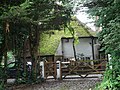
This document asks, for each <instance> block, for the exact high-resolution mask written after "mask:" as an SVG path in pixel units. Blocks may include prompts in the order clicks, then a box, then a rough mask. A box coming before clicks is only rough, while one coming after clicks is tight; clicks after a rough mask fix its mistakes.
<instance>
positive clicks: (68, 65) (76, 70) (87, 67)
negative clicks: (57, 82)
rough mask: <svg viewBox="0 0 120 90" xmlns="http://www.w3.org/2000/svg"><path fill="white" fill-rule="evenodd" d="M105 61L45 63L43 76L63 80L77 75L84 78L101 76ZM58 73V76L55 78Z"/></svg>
mask: <svg viewBox="0 0 120 90" xmlns="http://www.w3.org/2000/svg"><path fill="white" fill-rule="evenodd" d="M106 63H107V60H80V61H68V62H60V61H59V62H45V63H44V68H45V69H44V76H45V78H46V79H47V77H48V76H53V77H54V79H56V78H59V79H64V78H66V76H70V75H79V76H80V77H82V78H86V77H87V76H88V75H90V74H103V73H104V71H105V68H106ZM58 73H59V76H57V75H58Z"/></svg>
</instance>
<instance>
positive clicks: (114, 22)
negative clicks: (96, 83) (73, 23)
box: [84, 0, 120, 90]
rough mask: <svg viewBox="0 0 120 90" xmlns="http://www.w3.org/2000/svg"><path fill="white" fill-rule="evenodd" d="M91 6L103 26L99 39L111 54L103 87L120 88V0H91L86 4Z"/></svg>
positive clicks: (110, 89)
mask: <svg viewBox="0 0 120 90" xmlns="http://www.w3.org/2000/svg"><path fill="white" fill-rule="evenodd" d="M84 5H85V6H88V7H89V8H90V10H89V12H90V13H91V15H93V16H98V17H99V18H98V20H97V24H96V25H97V26H99V27H102V31H101V32H100V33H99V41H100V43H101V44H102V49H101V50H105V51H106V53H107V54H110V55H111V60H110V61H109V62H108V67H107V70H106V72H105V75H104V79H103V82H102V84H101V87H102V88H104V89H109V90H118V89H119V88H120V84H119V81H120V70H119V68H120V57H119V56H120V55H119V54H120V36H119V35H120V30H119V29H120V16H119V14H120V11H119V8H120V1H119V0H91V2H89V3H87V4H84Z"/></svg>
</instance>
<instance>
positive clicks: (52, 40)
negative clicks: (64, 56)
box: [39, 21, 95, 55]
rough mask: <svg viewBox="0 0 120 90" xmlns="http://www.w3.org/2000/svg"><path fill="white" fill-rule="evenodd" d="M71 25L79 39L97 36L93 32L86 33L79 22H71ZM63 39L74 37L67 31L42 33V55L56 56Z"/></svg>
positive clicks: (40, 47)
mask: <svg viewBox="0 0 120 90" xmlns="http://www.w3.org/2000/svg"><path fill="white" fill-rule="evenodd" d="M70 24H71V26H72V27H73V28H74V30H75V33H76V35H77V36H78V37H82V36H91V35H93V36H94V35H95V33H93V32H92V33H91V32H89V31H86V30H85V28H84V27H83V26H81V25H80V24H79V23H78V21H71V23H70ZM62 37H72V35H71V34H70V32H69V30H67V29H66V30H51V31H44V32H42V33H41V34H40V46H39V50H40V55H54V54H55V52H56V50H57V48H58V45H59V43H60V40H61V38H62Z"/></svg>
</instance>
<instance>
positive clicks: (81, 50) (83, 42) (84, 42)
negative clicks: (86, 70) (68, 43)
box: [76, 38, 93, 59]
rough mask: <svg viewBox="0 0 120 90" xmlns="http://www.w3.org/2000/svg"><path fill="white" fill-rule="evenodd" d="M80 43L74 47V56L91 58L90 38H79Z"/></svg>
mask: <svg viewBox="0 0 120 90" xmlns="http://www.w3.org/2000/svg"><path fill="white" fill-rule="evenodd" d="M79 41H80V43H79V44H78V45H76V54H77V55H78V54H83V55H84V56H85V57H90V58H91V59H92V58H93V56H92V40H91V38H80V39H79Z"/></svg>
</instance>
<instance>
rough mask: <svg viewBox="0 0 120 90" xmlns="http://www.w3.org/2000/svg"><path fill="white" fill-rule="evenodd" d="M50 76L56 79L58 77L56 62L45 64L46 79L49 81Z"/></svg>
mask: <svg viewBox="0 0 120 90" xmlns="http://www.w3.org/2000/svg"><path fill="white" fill-rule="evenodd" d="M48 76H53V78H54V79H56V77H57V67H56V62H45V63H44V77H45V79H48Z"/></svg>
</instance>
